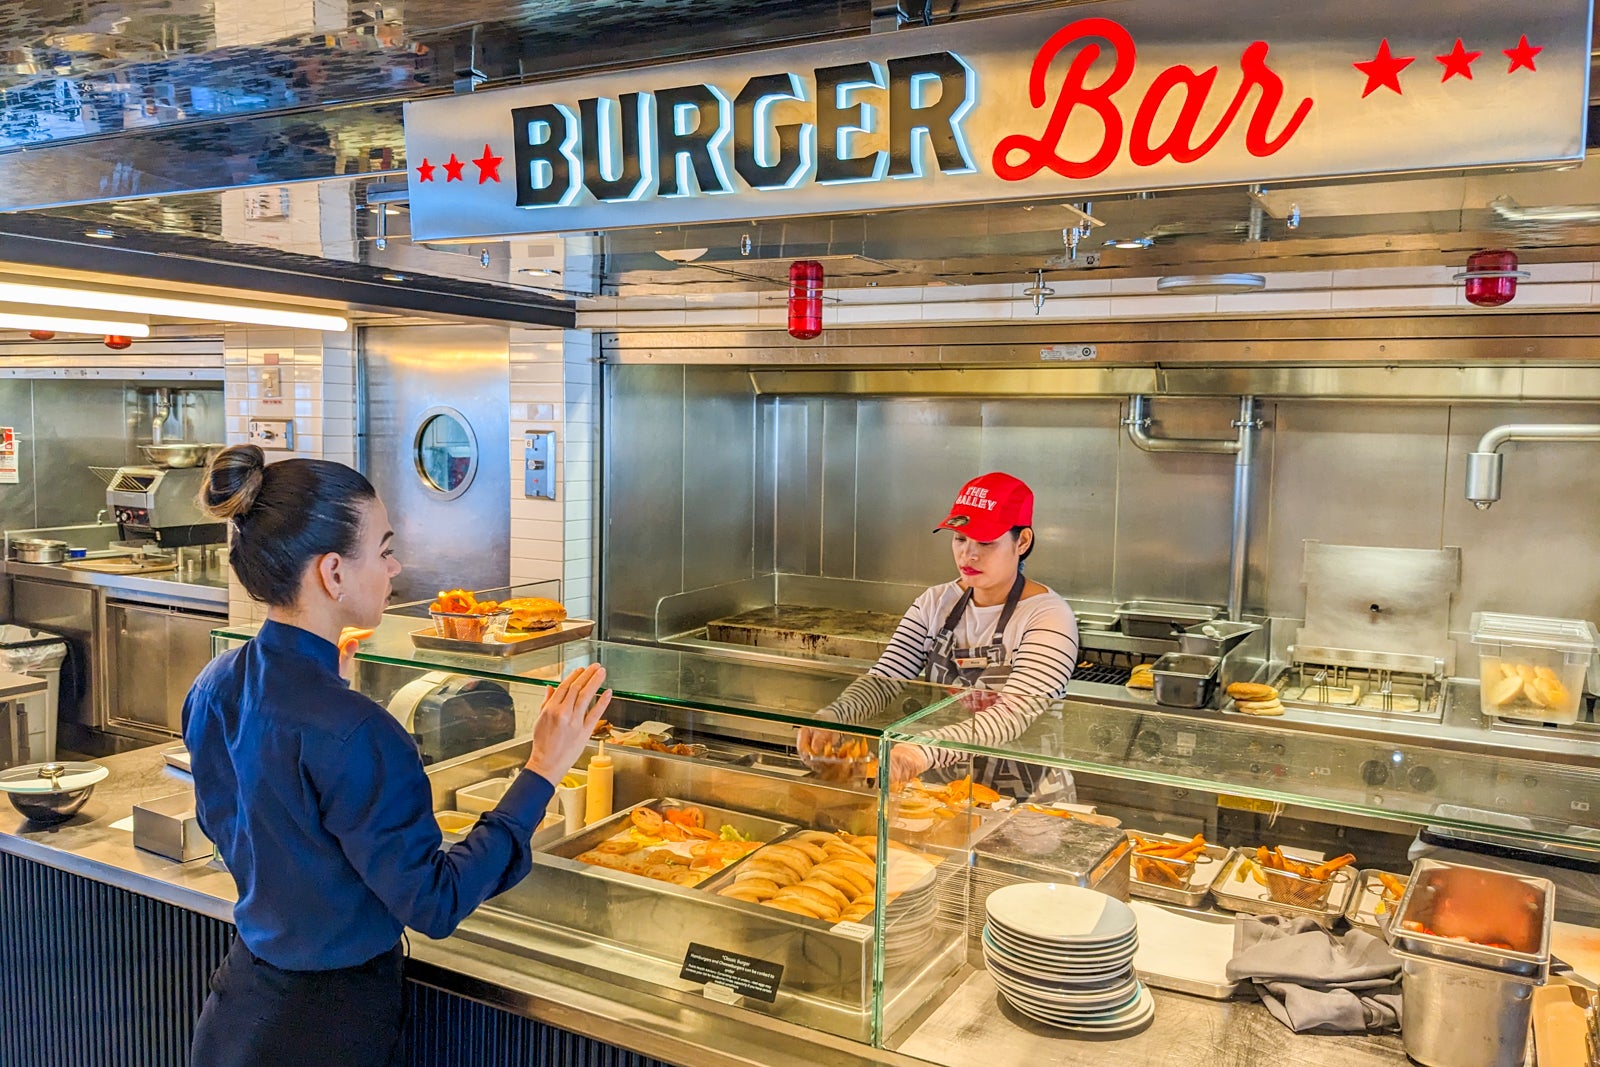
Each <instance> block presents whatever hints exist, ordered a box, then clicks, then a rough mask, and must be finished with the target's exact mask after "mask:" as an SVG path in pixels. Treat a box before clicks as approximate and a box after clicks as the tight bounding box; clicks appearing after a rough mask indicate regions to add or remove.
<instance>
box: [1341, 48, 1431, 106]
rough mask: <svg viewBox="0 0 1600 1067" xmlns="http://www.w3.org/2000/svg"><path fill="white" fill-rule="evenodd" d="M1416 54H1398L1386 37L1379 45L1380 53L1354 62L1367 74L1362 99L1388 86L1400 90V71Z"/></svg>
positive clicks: (1354, 64)
mask: <svg viewBox="0 0 1600 1067" xmlns="http://www.w3.org/2000/svg"><path fill="white" fill-rule="evenodd" d="M1416 58H1417V57H1416V56H1397V55H1393V54H1392V53H1390V51H1389V38H1387V37H1385V38H1384V39H1383V43H1382V44H1380V45H1379V46H1378V54H1377V55H1376V56H1374V57H1373V58H1371V59H1369V60H1367V61H1366V62H1365V63H1352V64H1351V66H1353V67H1355V68H1356V69H1357V70H1359V71H1360V72H1361V73H1363V74H1365V75H1366V76H1367V87H1366V88H1365V89H1363V90H1361V99H1363V100H1365V99H1366V98H1367V97H1368V96H1370V95H1372V93H1373V92H1374V91H1376V90H1378V89H1380V88H1383V87H1385V86H1387V87H1388V88H1390V89H1393V90H1394V91H1395V92H1396V93H1398V92H1400V72H1401V71H1402V70H1405V69H1406V68H1407V67H1409V66H1410V65H1411V64H1412V62H1413V61H1414V60H1415V59H1416Z"/></svg>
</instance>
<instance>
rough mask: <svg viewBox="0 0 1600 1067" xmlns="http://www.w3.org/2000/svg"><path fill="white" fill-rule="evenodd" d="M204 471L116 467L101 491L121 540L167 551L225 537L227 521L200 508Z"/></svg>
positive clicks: (211, 542)
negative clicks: (148, 544) (150, 544)
mask: <svg viewBox="0 0 1600 1067" xmlns="http://www.w3.org/2000/svg"><path fill="white" fill-rule="evenodd" d="M205 476H206V472H205V471H204V470H203V469H202V468H200V467H189V468H184V469H173V468H168V467H118V468H117V471H116V473H115V474H114V475H112V478H111V483H110V484H109V485H108V486H107V487H106V506H107V507H109V508H110V509H111V514H112V515H113V516H114V517H115V518H116V520H117V526H118V528H119V530H120V532H121V535H122V537H123V538H125V539H128V540H132V541H135V542H149V541H154V542H155V543H156V544H158V545H161V546H163V547H166V548H176V547H178V546H180V545H208V544H214V543H216V542H218V541H224V540H226V539H227V531H228V526H227V523H222V522H217V521H216V520H215V519H213V518H212V517H211V516H210V515H207V514H206V513H205V512H203V511H201V510H200V504H199V494H200V489H201V486H202V484H203V483H204V482H205Z"/></svg>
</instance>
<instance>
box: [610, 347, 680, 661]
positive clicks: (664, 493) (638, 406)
mask: <svg viewBox="0 0 1600 1067" xmlns="http://www.w3.org/2000/svg"><path fill="white" fill-rule="evenodd" d="M684 376H685V370H684V368H682V367H647V366H635V367H611V368H607V371H606V376H605V378H606V391H605V399H606V413H605V425H606V429H607V437H606V445H605V449H604V453H605V473H604V477H603V479H602V487H603V491H604V492H605V509H604V510H605V516H606V519H605V522H606V536H605V538H604V554H605V563H604V567H603V568H602V575H603V580H604V582H605V588H604V590H603V593H602V597H601V604H602V605H603V607H604V610H605V613H606V620H605V621H606V635H607V636H608V637H611V638H614V639H615V638H628V637H642V638H654V637H655V636H656V632H655V607H656V601H658V600H660V599H661V598H662V597H664V596H670V595H672V594H674V593H678V592H682V591H684V586H683V556H684V549H685V543H684V537H683V502H684V493H683V462H684V447H683V438H684V418H685V414H684V400H683V396H684Z"/></svg>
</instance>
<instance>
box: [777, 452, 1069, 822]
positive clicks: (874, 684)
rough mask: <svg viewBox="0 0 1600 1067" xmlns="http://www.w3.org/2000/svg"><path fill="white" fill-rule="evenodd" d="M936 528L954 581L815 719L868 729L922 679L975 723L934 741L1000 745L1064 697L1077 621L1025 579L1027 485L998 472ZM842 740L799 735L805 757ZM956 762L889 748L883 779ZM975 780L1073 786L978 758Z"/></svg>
mask: <svg viewBox="0 0 1600 1067" xmlns="http://www.w3.org/2000/svg"><path fill="white" fill-rule="evenodd" d="M938 529H939V530H949V531H951V535H950V550H951V554H952V555H953V556H954V560H955V567H956V571H957V577H956V578H955V580H953V581H949V582H945V583H943V584H941V585H936V586H933V587H932V588H930V589H928V590H926V591H924V592H923V594H922V595H921V596H919V597H917V600H916V602H915V603H914V604H912V605H911V607H910V609H909V610H907V611H906V613H905V617H904V618H902V619H901V620H900V625H899V626H898V627H897V628H896V629H895V633H894V637H893V638H892V639H891V640H890V642H889V647H888V648H886V649H885V650H884V652H883V655H882V656H880V657H879V659H878V662H877V663H876V664H875V665H874V666H873V667H872V668H871V669H870V670H869V671H868V672H867V674H866V675H865V676H864V677H862V678H859V679H857V680H856V681H854V682H852V683H851V684H850V686H849V687H848V688H846V689H845V691H844V693H843V694H841V695H840V697H839V699H837V700H835V701H834V702H833V703H832V704H830V705H828V706H827V707H826V708H824V709H823V710H822V711H821V713H820V714H821V716H822V717H823V718H826V719H833V720H835V721H838V722H863V721H866V720H867V719H869V718H871V717H874V716H875V715H877V714H879V713H880V712H881V711H882V710H883V708H885V707H886V706H887V705H888V703H889V701H890V700H891V699H892V698H893V697H894V695H895V693H896V692H897V691H898V689H899V685H898V683H899V682H900V681H901V680H909V679H913V678H925V679H927V680H928V681H931V682H937V683H940V684H943V685H950V686H961V687H965V688H970V689H971V690H972V691H971V692H968V693H967V694H966V696H965V697H964V699H963V703H964V704H965V705H966V707H967V708H968V709H969V710H970V711H971V712H972V714H971V715H970V716H969V717H967V718H966V719H965V721H963V722H960V723H956V724H953V725H950V726H946V727H942V728H940V729H937V730H932V731H930V733H931V734H932V735H933V736H936V737H938V738H940V739H941V740H944V741H956V742H965V743H968V744H975V745H1000V744H1004V743H1006V742H1008V741H1011V740H1014V739H1015V738H1016V737H1018V736H1019V735H1020V734H1021V733H1022V732H1023V731H1024V730H1026V729H1027V728H1028V726H1029V725H1030V724H1031V723H1033V721H1034V720H1035V719H1037V718H1038V717H1039V716H1040V715H1042V714H1043V713H1044V712H1045V711H1046V710H1047V709H1048V708H1049V707H1050V705H1051V704H1052V703H1053V702H1054V701H1056V700H1058V699H1059V698H1060V697H1061V696H1062V694H1063V693H1065V692H1066V688H1067V680H1068V679H1069V678H1071V677H1072V668H1073V666H1074V665H1075V664H1076V663H1077V661H1078V621H1077V619H1076V618H1074V617H1073V614H1072V609H1071V608H1070V607H1068V606H1067V602H1066V601H1064V600H1062V599H1061V597H1060V596H1059V595H1057V594H1056V593H1055V592H1054V591H1053V590H1051V589H1049V588H1047V587H1046V586H1043V585H1041V584H1039V583H1038V582H1035V581H1032V580H1030V579H1029V578H1027V577H1026V576H1025V575H1024V574H1023V573H1022V566H1023V561H1025V560H1026V559H1027V558H1028V555H1029V553H1031V552H1032V551H1033V542H1034V533H1033V490H1031V489H1029V488H1028V486H1027V484H1026V483H1025V482H1023V481H1022V479H1020V478H1016V477H1013V476H1012V475H1009V474H1006V473H1004V472H1002V471H994V472H992V473H990V474H982V475H979V476H978V477H976V478H974V479H972V480H971V481H970V482H968V483H967V484H966V485H964V486H962V487H961V492H960V493H958V494H957V495H956V500H955V503H954V504H953V505H952V506H951V508H950V514H949V515H947V516H945V519H944V521H943V522H941V523H940V524H939V527H938ZM935 532H937V531H935ZM839 740H840V735H838V734H836V733H834V732H833V731H829V730H822V729H816V728H808V729H803V730H801V731H800V737H799V742H798V744H799V750H800V755H801V757H802V758H810V759H823V758H826V756H825V754H826V753H827V752H829V751H832V749H831V748H830V746H832V745H836V744H838V742H839ZM961 758H962V757H961V754H960V753H959V752H957V751H956V750H953V749H948V748H928V747H925V746H923V745H910V744H900V745H896V746H895V747H894V749H893V751H892V752H891V755H890V763H889V777H890V780H891V782H892V783H894V784H895V785H896V786H898V785H899V784H900V783H902V782H905V781H908V780H909V779H911V778H915V777H919V776H927V777H935V778H937V777H943V776H944V775H942V773H941V772H942V770H943V769H944V766H945V765H953V764H954V763H955V762H956V761H958V760H960V759H961ZM930 772H931V773H930ZM973 774H974V777H975V779H976V780H980V781H983V784H985V785H988V786H990V787H991V788H993V789H997V790H999V791H1000V792H1002V793H1006V794H1009V795H1011V796H1015V797H1018V798H1020V799H1028V798H1032V799H1045V798H1049V797H1052V796H1054V795H1057V794H1060V793H1061V792H1063V791H1066V790H1069V789H1070V785H1069V784H1068V780H1067V779H1066V778H1065V776H1063V775H1059V774H1047V773H1046V772H1045V769H1044V768H1042V767H1038V766H1036V765H1033V764H1018V763H1015V762H1012V761H1009V760H981V759H980V760H977V761H974V768H973Z"/></svg>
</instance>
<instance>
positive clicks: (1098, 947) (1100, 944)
mask: <svg viewBox="0 0 1600 1067" xmlns="http://www.w3.org/2000/svg"><path fill="white" fill-rule="evenodd" d="M984 929H986V930H988V931H989V932H990V933H991V934H993V935H994V938H995V940H996V941H999V942H1000V943H1002V944H1005V945H1015V946H1016V947H1018V948H1020V949H1022V950H1023V951H1024V952H1032V953H1034V954H1036V955H1040V956H1049V957H1050V958H1052V959H1060V960H1083V959H1093V958H1094V957H1096V956H1108V955H1112V954H1115V953H1117V952H1120V951H1121V950H1122V949H1124V948H1127V947H1128V946H1129V945H1136V944H1138V943H1139V932H1138V931H1137V930H1130V931H1129V932H1128V933H1126V934H1123V935H1122V936H1120V937H1118V938H1115V939H1114V940H1111V941H1094V942H1083V943H1080V944H1062V943H1061V942H1059V941H1041V940H1039V939H1038V938H1036V937H1028V936H1027V935H1026V934H1019V933H1017V932H1016V931H1014V930H1008V929H1007V928H1006V927H1004V926H1000V925H999V924H997V923H993V922H991V923H988V924H986V925H985V926H984Z"/></svg>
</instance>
